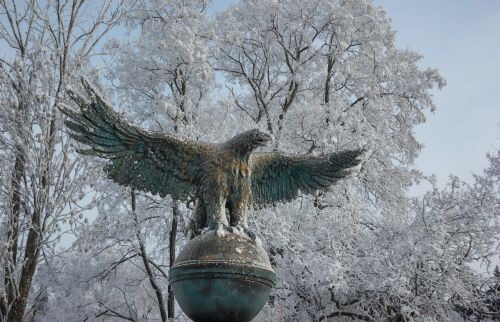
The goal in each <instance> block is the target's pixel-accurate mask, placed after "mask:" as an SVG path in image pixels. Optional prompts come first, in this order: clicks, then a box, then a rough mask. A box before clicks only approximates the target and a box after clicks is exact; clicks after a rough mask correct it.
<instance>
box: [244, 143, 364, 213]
mask: <svg viewBox="0 0 500 322" xmlns="http://www.w3.org/2000/svg"><path fill="white" fill-rule="evenodd" d="M369 154H370V150H369V149H359V150H351V151H343V152H338V153H330V154H327V155H324V156H319V157H310V156H293V155H286V154H283V153H280V152H264V153H254V154H252V156H251V159H250V164H251V168H252V200H253V204H254V206H256V207H265V206H266V205H272V204H274V203H276V202H279V201H281V202H285V201H291V200H292V199H294V198H296V197H297V196H298V194H299V190H300V191H301V192H302V193H306V194H312V193H314V192H315V191H317V190H325V189H327V188H328V187H329V186H331V185H332V184H334V183H335V182H336V181H338V180H340V179H342V178H347V177H352V176H354V175H356V174H357V173H358V172H359V170H360V169H361V165H362V164H363V162H364V161H365V160H366V158H367V156H368V155H369Z"/></svg>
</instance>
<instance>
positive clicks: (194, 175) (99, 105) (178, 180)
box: [61, 78, 213, 200]
mask: <svg viewBox="0 0 500 322" xmlns="http://www.w3.org/2000/svg"><path fill="white" fill-rule="evenodd" d="M82 85H83V88H84V89H85V91H86V92H87V94H88V96H89V98H90V101H87V100H85V99H84V98H83V97H80V96H79V95H77V94H76V93H74V92H73V91H71V90H69V91H68V94H69V95H70V97H71V98H72V99H73V100H74V101H75V102H76V103H77V104H78V105H79V106H80V111H79V112H77V111H73V110H71V109H69V108H64V107H62V108H61V110H62V111H63V112H64V113H65V114H66V115H67V116H68V118H67V119H66V122H65V123H66V126H67V127H68V128H69V129H70V131H69V135H70V136H71V137H72V138H74V139H76V140H77V141H79V142H80V143H82V144H84V145H86V146H88V147H89V148H88V149H85V150H80V152H81V153H84V154H88V155H95V156H98V157H101V158H104V159H108V160H109V161H110V162H109V163H108V164H107V165H106V166H105V168H104V171H105V172H106V173H107V174H108V176H109V178H110V179H112V180H113V181H115V182H117V183H119V184H121V185H125V186H130V187H132V188H133V189H137V190H143V191H148V192H151V193H152V194H159V195H160V196H162V197H165V196H166V195H171V196H172V197H173V198H174V199H181V200H185V199H186V198H187V197H188V196H189V194H190V193H192V192H193V191H195V190H196V189H198V187H199V185H200V183H201V181H200V180H201V177H202V176H203V171H204V167H203V166H202V164H203V163H204V162H205V161H206V160H207V159H208V158H209V157H210V156H211V155H212V154H213V146H212V145H210V144H208V143H203V142H198V141H188V140H181V139H178V138H176V137H175V136H173V135H170V134H168V133H158V132H156V133H155V132H148V131H145V130H143V129H141V128H139V127H137V126H134V125H132V124H129V123H128V122H126V121H125V120H124V119H123V118H122V117H121V116H120V115H119V114H117V113H116V112H115V111H114V110H113V108H112V106H111V105H110V104H109V103H106V102H105V101H104V99H103V98H102V97H101V96H100V95H99V93H98V92H97V90H96V89H95V88H94V87H93V86H92V85H91V84H90V83H89V82H88V81H87V80H86V79H85V78H82Z"/></svg>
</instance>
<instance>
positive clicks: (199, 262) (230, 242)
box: [169, 233, 276, 322]
mask: <svg viewBox="0 0 500 322" xmlns="http://www.w3.org/2000/svg"><path fill="white" fill-rule="evenodd" d="M275 280H276V275H275V273H274V271H273V269H272V268H271V265H270V263H269V258H268V256H267V254H266V252H265V251H264V249H263V248H262V247H261V246H259V245H257V244H256V243H255V242H253V241H251V240H249V239H248V238H246V237H243V236H240V235H236V234H227V235H226V236H224V237H218V236H216V235H215V234H214V233H207V234H205V235H202V236H198V237H196V238H195V239H193V240H192V241H191V242H189V243H188V244H187V245H186V247H185V248H184V249H183V250H182V251H181V253H180V254H179V256H178V258H177V260H176V262H175V265H174V266H173V267H172V269H171V270H170V272H169V281H170V283H171V284H172V288H173V290H174V294H175V297H176V299H177V302H178V303H179V305H180V306H181V308H182V310H183V311H184V313H186V314H187V315H188V316H189V317H190V318H191V319H193V320H194V321H196V322H222V321H232V322H248V321H250V320H251V319H252V318H254V317H255V316H256V315H257V314H258V313H259V312H260V310H261V309H262V307H263V306H264V305H265V303H266V301H267V299H268V297H269V292H270V291H271V288H272V287H273V286H274V283H275Z"/></svg>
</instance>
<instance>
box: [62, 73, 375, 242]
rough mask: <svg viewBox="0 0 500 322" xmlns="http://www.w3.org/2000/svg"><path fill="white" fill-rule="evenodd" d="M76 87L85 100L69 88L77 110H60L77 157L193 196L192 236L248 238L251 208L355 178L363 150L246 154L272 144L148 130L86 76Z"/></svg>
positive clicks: (113, 173)
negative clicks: (316, 154)
mask: <svg viewBox="0 0 500 322" xmlns="http://www.w3.org/2000/svg"><path fill="white" fill-rule="evenodd" d="M82 84H83V88H84V89H85V91H86V92H87V95H88V96H89V98H90V101H87V100H86V99H84V98H82V97H81V96H79V95H77V94H76V93H75V92H73V91H72V90H69V89H68V94H69V96H70V97H71V98H72V99H73V100H74V101H75V102H76V103H77V105H79V107H80V111H79V112H75V111H73V110H71V109H69V108H67V107H63V108H62V111H63V112H64V113H65V114H66V115H67V116H68V118H67V120H66V121H65V124H66V126H67V127H68V128H69V129H70V130H71V131H70V136H71V137H72V138H74V139H75V140H77V141H79V142H80V143H83V144H84V145H87V146H88V147H89V148H88V149H85V150H79V151H80V152H81V153H83V154H87V155H95V156H98V157H101V158H104V159H108V160H110V163H109V164H108V165H106V166H105V168H104V170H105V172H106V173H107V174H108V176H109V178H110V179H112V180H113V181H115V182H117V183H119V184H121V185H125V186H130V187H131V188H133V189H137V190H142V191H147V192H150V193H152V194H159V195H160V196H161V197H165V196H166V195H171V196H172V198H173V199H178V200H186V199H187V198H188V196H189V195H193V194H194V195H195V196H196V198H197V205H196V209H195V211H194V214H193V218H194V219H193V220H192V227H191V228H192V230H193V231H194V233H195V234H199V233H200V232H201V230H202V229H207V228H208V229H209V230H211V229H216V232H217V235H223V234H224V229H225V230H228V231H234V230H235V229H237V230H239V231H243V232H246V233H247V234H248V235H249V236H250V237H252V238H255V235H254V234H253V233H252V232H251V231H250V230H248V227H247V220H246V211H247V209H248V208H249V207H250V206H251V205H253V206H254V207H256V208H262V207H266V206H269V205H273V204H275V203H276V202H285V201H291V200H292V199H294V198H296V197H297V196H298V194H299V191H301V192H302V193H307V194H312V193H314V192H316V191H317V190H324V189H327V188H328V187H329V186H330V185H332V184H333V183H335V182H336V181H338V180H339V179H342V178H346V177H351V176H354V175H356V174H357V173H358V172H359V170H360V168H361V165H362V164H363V162H364V161H365V160H366V158H367V155H368V154H369V150H368V149H366V148H363V149H358V150H349V151H343V152H338V153H330V154H327V155H323V156H319V157H312V156H296V155H287V154H284V153H281V152H263V153H262V152H259V153H258V152H255V153H253V151H254V150H255V149H256V148H258V147H261V146H265V145H267V144H268V143H269V142H271V141H272V137H271V136H270V135H269V134H267V133H264V132H261V131H259V130H256V129H254V130H250V131H247V132H244V133H241V134H238V135H236V136H235V137H233V138H231V139H230V140H229V141H227V142H225V143H222V144H212V143H205V142H199V141H189V140H182V139H179V138H176V137H175V136H173V135H171V134H168V133H164V132H149V131H146V130H144V129H141V128H139V127H137V126H134V125H132V124H130V123H128V122H127V121H125V120H124V119H123V118H122V117H121V116H120V115H119V114H117V113H116V112H115V111H114V110H113V107H112V106H111V105H110V104H108V103H107V102H106V101H105V100H104V99H103V98H102V96H101V95H100V94H99V92H98V91H97V90H96V89H95V88H94V87H93V86H92V84H90V82H89V81H87V80H86V79H85V78H82ZM226 208H227V209H228V212H229V213H228V215H226Z"/></svg>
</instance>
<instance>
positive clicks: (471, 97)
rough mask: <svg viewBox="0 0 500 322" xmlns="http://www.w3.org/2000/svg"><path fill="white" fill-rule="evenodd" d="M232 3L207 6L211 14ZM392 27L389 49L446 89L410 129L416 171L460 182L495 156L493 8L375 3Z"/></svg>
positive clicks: (470, 1)
mask: <svg viewBox="0 0 500 322" xmlns="http://www.w3.org/2000/svg"><path fill="white" fill-rule="evenodd" d="M236 2H237V1H236V0H214V2H213V8H212V12H214V11H217V10H221V9H224V8H225V7H227V6H228V5H229V4H230V3H236ZM375 4H377V5H380V6H382V7H383V8H384V9H385V11H386V12H387V14H388V16H389V17H390V18H391V19H392V22H393V28H394V29H395V30H396V31H397V40H396V41H397V45H398V47H400V48H410V49H412V50H414V51H417V52H419V53H420V54H422V55H423V56H424V59H423V60H422V63H421V66H422V67H433V68H437V69H439V71H440V72H441V74H442V75H443V76H444V77H445V78H446V80H447V83H448V85H447V86H446V87H445V88H443V89H442V90H441V91H436V92H435V93H434V95H435V103H436V106H437V110H436V112H435V113H428V118H427V122H426V123H424V124H423V125H420V126H418V127H417V129H416V134H417V137H418V139H419V141H420V142H422V143H423V144H424V145H425V148H424V149H423V151H422V152H421V154H420V157H419V158H418V159H417V162H416V163H417V167H418V168H419V169H421V170H422V171H423V172H424V173H425V174H429V175H430V174H436V175H437V177H438V180H439V181H438V182H440V183H441V184H444V183H445V182H446V181H447V178H448V176H449V175H450V174H454V175H458V176H460V177H461V178H462V179H465V180H466V181H469V182H470V181H471V180H472V175H471V174H472V173H473V172H474V173H480V172H481V171H482V169H483V168H484V167H485V166H487V161H486V157H485V154H486V152H488V151H493V150H494V149H495V148H500V127H499V124H500V102H499V97H498V96H499V94H500V81H499V79H500V1H499V0H418V1H415V0H376V1H375Z"/></svg>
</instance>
